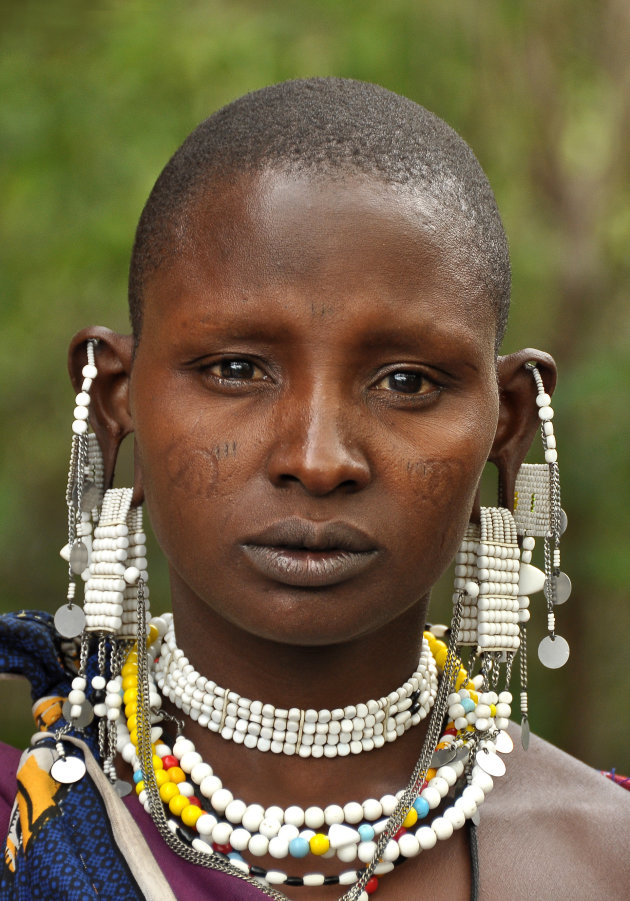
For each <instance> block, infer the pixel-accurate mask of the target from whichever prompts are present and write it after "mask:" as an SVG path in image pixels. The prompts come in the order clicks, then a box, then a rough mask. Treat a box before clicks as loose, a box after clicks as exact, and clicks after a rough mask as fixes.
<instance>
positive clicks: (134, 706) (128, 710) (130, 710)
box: [125, 701, 138, 719]
mask: <svg viewBox="0 0 630 901" xmlns="http://www.w3.org/2000/svg"><path fill="white" fill-rule="evenodd" d="M137 712H138V702H137V701H132V702H131V704H125V716H126V717H127V719H129V717H130V716H133V715H134V713H137Z"/></svg>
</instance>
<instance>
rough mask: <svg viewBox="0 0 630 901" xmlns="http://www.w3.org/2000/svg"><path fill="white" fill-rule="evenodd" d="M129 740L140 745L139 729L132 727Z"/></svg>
mask: <svg viewBox="0 0 630 901" xmlns="http://www.w3.org/2000/svg"><path fill="white" fill-rule="evenodd" d="M129 741H130V742H131V744H132V745H135V746H136V747H138V730H137V729H130V731H129Z"/></svg>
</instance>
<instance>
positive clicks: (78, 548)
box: [70, 538, 88, 576]
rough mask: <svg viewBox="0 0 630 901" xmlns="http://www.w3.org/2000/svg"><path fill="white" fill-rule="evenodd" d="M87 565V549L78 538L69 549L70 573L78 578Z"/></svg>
mask: <svg viewBox="0 0 630 901" xmlns="http://www.w3.org/2000/svg"><path fill="white" fill-rule="evenodd" d="M87 565H88V549H87V548H86V546H85V545H84V544H83V542H82V541H81V539H80V538H77V539H76V541H75V542H74V544H73V545H72V547H71V548H70V569H71V570H72V572H73V573H74V574H75V575H77V576H80V575H81V573H82V572H83V570H84V569H85V568H86V566H87Z"/></svg>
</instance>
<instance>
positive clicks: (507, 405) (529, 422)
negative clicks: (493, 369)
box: [488, 348, 557, 510]
mask: <svg viewBox="0 0 630 901" xmlns="http://www.w3.org/2000/svg"><path fill="white" fill-rule="evenodd" d="M528 362H533V363H536V365H537V366H538V369H539V371H540V374H541V376H542V379H543V382H544V385H545V389H546V391H547V393H548V394H550V395H551V394H552V393H553V390H554V388H555V386H556V376H557V372H556V364H555V362H554V359H553V357H551V356H550V355H549V354H547V353H544V351H541V350H534V349H533V348H526V349H525V350H519V351H518V352H517V353H513V354H509V355H507V356H505V357H499V359H498V361H497V370H498V377H499V397H500V407H499V422H498V424H497V430H496V434H495V438H494V443H493V445H492V449H491V451H490V456H489V457H488V459H489V460H490V462H492V463H494V464H495V465H496V467H497V469H498V470H499V505H500V506H503V507H507V508H508V509H509V510H513V509H514V485H515V482H516V476H517V474H518V470H519V468H520V466H521V464H522V462H523V460H524V459H525V457H526V455H527V452H528V450H529V448H530V445H531V443H532V441H533V439H534V436H535V434H536V431H537V430H538V427H539V426H540V420H539V418H538V407H537V405H536V394H537V391H536V383H535V382H534V379H533V378H532V374H531V372H529V371H528V370H527V368H526V365H525V364H526V363H528Z"/></svg>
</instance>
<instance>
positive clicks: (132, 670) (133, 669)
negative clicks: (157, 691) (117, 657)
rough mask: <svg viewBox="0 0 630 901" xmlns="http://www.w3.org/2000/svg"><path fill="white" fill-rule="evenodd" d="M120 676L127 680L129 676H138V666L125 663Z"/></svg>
mask: <svg viewBox="0 0 630 901" xmlns="http://www.w3.org/2000/svg"><path fill="white" fill-rule="evenodd" d="M120 675H121V676H122V677H123V679H125V678H127V676H136V678H137V675H138V666H137V664H135V663H125V664H123V668H122V669H121V671H120Z"/></svg>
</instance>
